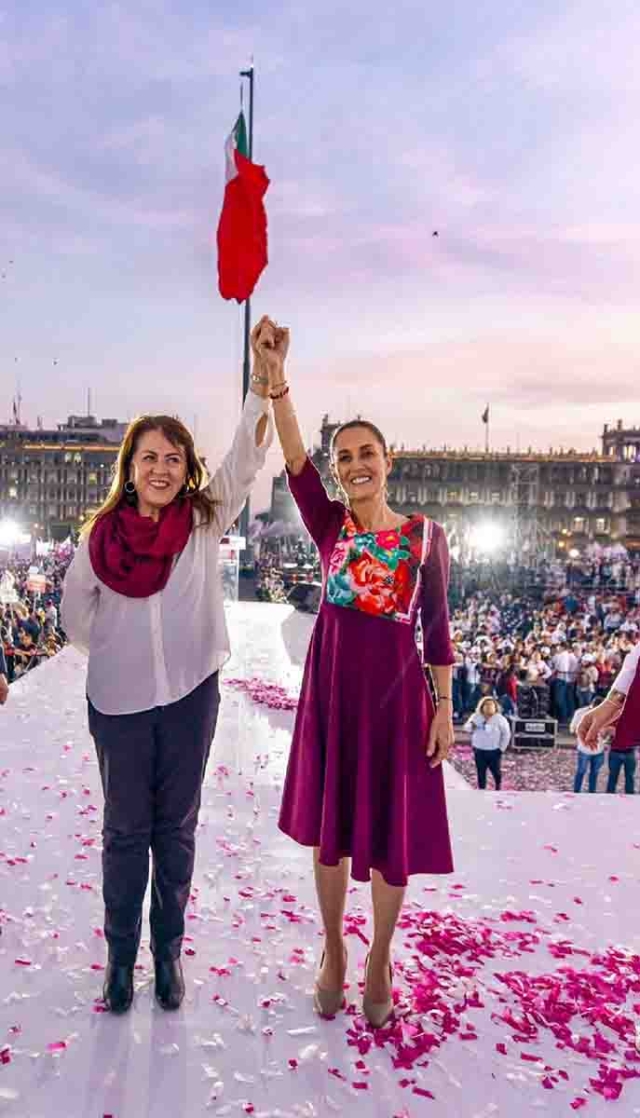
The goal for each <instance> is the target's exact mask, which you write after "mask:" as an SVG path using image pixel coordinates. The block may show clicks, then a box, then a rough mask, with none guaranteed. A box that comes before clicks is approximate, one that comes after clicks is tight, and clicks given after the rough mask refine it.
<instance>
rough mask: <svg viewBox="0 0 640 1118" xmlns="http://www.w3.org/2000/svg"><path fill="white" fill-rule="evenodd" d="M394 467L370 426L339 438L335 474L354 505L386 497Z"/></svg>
mask: <svg viewBox="0 0 640 1118" xmlns="http://www.w3.org/2000/svg"><path fill="white" fill-rule="evenodd" d="M391 465H392V463H391V458H390V457H389V455H388V454H385V450H384V447H383V446H382V445H381V444H380V442H379V441H378V439H377V438H376V437H375V435H374V434H373V432H372V431H370V430H369V428H368V427H349V428H347V430H346V431H341V432H340V434H339V435H338V437H337V438H336V441H335V443H334V446H333V473H334V477H336V479H337V480H338V481H339V482H340V485H341V486H342V489H343V490H344V492H345V494H346V496H347V499H348V501H349V504H351V505H353V504H355V503H356V502H358V501H370V500H371V499H372V498H376V497H377V498H380V497H383V496H384V490H385V486H386V484H387V478H388V476H389V474H390V472H391Z"/></svg>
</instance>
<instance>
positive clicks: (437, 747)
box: [427, 703, 455, 769]
mask: <svg viewBox="0 0 640 1118" xmlns="http://www.w3.org/2000/svg"><path fill="white" fill-rule="evenodd" d="M454 743H455V734H454V730H453V709H452V707H451V704H450V703H439V704H438V706H437V707H436V712H435V715H434V717H433V722H432V723H431V728H430V730H429V740H428V742H427V757H428V758H429V764H430V766H431V768H432V769H434V768H435V767H436V766H437V765H441V764H442V762H443V761H446V759H447V757H448V756H449V750H450V749H451V747H452V746H453V745H454Z"/></svg>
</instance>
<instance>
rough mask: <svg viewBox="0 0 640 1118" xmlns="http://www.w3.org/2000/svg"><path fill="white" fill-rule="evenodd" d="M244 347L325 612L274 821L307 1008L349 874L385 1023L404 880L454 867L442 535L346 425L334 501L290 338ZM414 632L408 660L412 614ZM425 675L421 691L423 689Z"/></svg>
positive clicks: (339, 944)
mask: <svg viewBox="0 0 640 1118" xmlns="http://www.w3.org/2000/svg"><path fill="white" fill-rule="evenodd" d="M261 339H262V341H261V344H260V346H259V347H258V352H259V356H260V359H261V360H262V363H263V367H264V368H266V369H267V370H268V376H269V379H270V384H271V398H272V400H273V401H274V416H275V422H276V429H277V432H278V436H279V439H280V444H281V446H282V450H283V454H284V458H285V462H286V467H287V473H288V479H289V486H290V489H291V492H292V494H293V497H294V499H295V501H296V503H297V505H298V508H299V509H300V513H301V516H302V519H303V521H304V523H305V525H306V526H307V529H308V531H309V532H310V534H311V536H312V538H313V539H314V540H315V542H316V545H317V547H318V549H319V552H320V556H321V562H322V569H323V575H324V591H323V601H322V604H321V606H320V610H319V613H318V617H317V620H316V623H315V627H314V631H313V635H312V638H311V642H310V645H309V650H308V654H307V659H306V665H305V671H304V677H303V683H302V689H301V694H300V700H299V706H298V711H297V717H296V722H295V729H294V734H293V740H292V744H291V751H290V756H289V762H288V767H287V773H286V780H285V785H284V790H283V797H282V806H281V810H280V818H279V825H280V828H281V830H282V831H284V833H285V834H287V835H289V836H290V837H291V838H293V839H294V840H295V841H296V842H298V843H300V844H302V845H303V846H308V847H312V848H313V851H314V870H315V880H316V888H317V893H318V902H319V907H320V911H321V915H322V921H323V926H324V950H323V953H322V957H321V960H320V964H319V970H318V974H317V979H316V983H315V989H314V1004H315V1008H316V1010H317V1012H319V1013H320V1014H323V1015H327V1016H332V1015H333V1014H335V1013H336V1012H337V1011H338V1010H339V1009H340V1008H341V1006H342V1005H343V1004H344V992H343V990H344V983H345V976H346V972H347V951H346V947H345V943H344V929H343V916H344V908H345V899H346V893H347V886H348V881H349V874H350V873H351V876H352V877H353V878H354V879H355V880H357V881H369V880H371V892H372V903H373V922H374V933H373V941H372V943H371V947H370V951H369V955H368V958H367V962H366V964H365V973H364V994H363V1003H362V1006H363V1012H364V1014H365V1017H366V1019H367V1021H368V1022H369V1024H370V1025H371V1026H372V1028H379V1027H382V1026H383V1025H384V1024H385V1023H386V1022H387V1021H388V1020H389V1019H390V1017H391V1016H392V1013H393V1004H394V1003H393V995H392V969H391V945H392V938H393V934H394V930H395V927H396V923H397V920H398V917H399V915H400V911H401V907H402V903H403V898H404V893H405V887H406V884H407V881H408V879H409V877H410V876H411V875H413V874H418V873H437V874H443V873H450V872H451V871H452V869H453V862H452V854H451V846H450V839H449V828H448V821H447V812H446V804H445V794H444V781H443V775H442V767H441V762H442V761H443V760H444V759H445V758H446V757H447V755H448V752H449V750H450V748H451V745H452V743H453V723H452V692H451V665H452V662H453V659H454V657H453V653H452V646H451V641H450V636H449V618H448V607H447V582H448V549H447V543H446V538H445V535H444V531H443V530H442V528H441V527H440V526H439V525H438V524H436V523H434V522H433V521H430V520H427V519H426V518H425V517H424V516H422V515H415V516H409V517H407V516H404V515H403V514H401V513H398V512H396V511H395V510H394V509H393V508H391V507H390V506H389V504H388V503H387V497H386V486H387V478H388V476H389V473H390V471H391V468H392V461H391V457H390V455H389V452H388V448H387V444H386V441H385V438H384V436H383V434H382V433H381V431H380V430H379V429H378V428H377V427H376V426H375V425H374V424H372V423H370V422H369V421H366V420H362V419H358V420H354V421H352V422H349V423H346V424H344V425H342V426H340V427H339V428H338V429H337V430H336V431H335V433H334V436H333V441H332V446H331V463H332V470H333V476H334V479H335V481H336V483H337V486H338V491H339V494H340V498H339V499H338V500H331V499H330V497H329V496H328V494H327V492H326V490H325V488H324V486H323V484H322V481H321V479H320V476H319V474H318V472H317V470H316V469H315V467H314V465H313V464H312V462H311V460H310V459H309V457H308V456H307V452H306V449H305V444H304V441H303V438H302V436H301V433H300V429H299V426H298V422H297V419H296V414H295V410H294V407H293V404H292V400H291V391H290V388H289V384H288V382H287V380H286V379H285V358H286V354H287V350H288V342H289V338H288V331H285V330H283V329H280V328H278V327H277V326H275V324H273V325H272V333H271V336H270V337H269V336H267V335H266V334H265V335H261ZM418 613H419V614H420V617H421V623H422V632H423V652H422V657H423V661H424V665H425V667H423V665H422V664H421V662H420V658H419V655H418V650H417V644H416V639H415V628H416V618H417V615H418ZM426 665H428V666H429V670H430V674H431V676H432V678H433V681H434V692H435V693H434V697H433V698H432V697H431V695H430V691H429V687H428V684H427V679H426V678H425V677H426V675H427V668H426Z"/></svg>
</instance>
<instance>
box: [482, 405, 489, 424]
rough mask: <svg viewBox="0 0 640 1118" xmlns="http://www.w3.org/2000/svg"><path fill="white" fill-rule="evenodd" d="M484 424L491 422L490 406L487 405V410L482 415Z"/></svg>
mask: <svg viewBox="0 0 640 1118" xmlns="http://www.w3.org/2000/svg"><path fill="white" fill-rule="evenodd" d="M482 422H483V423H488V422H489V405H488V404H487V406H486V408H485V409H484V411H483V413H482Z"/></svg>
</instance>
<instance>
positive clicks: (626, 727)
mask: <svg viewBox="0 0 640 1118" xmlns="http://www.w3.org/2000/svg"><path fill="white" fill-rule="evenodd" d="M634 745H640V666H639V667H638V668H636V674H635V675H634V677H633V681H632V683H631V687H630V688H629V693H628V695H627V698H626V700H625V704H624V707H623V708H622V714H621V715H620V718H619V719H618V723H617V725H616V734H615V737H614V739H613V742H612V744H611V748H612V749H616V750H618V749H633V747H634Z"/></svg>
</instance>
